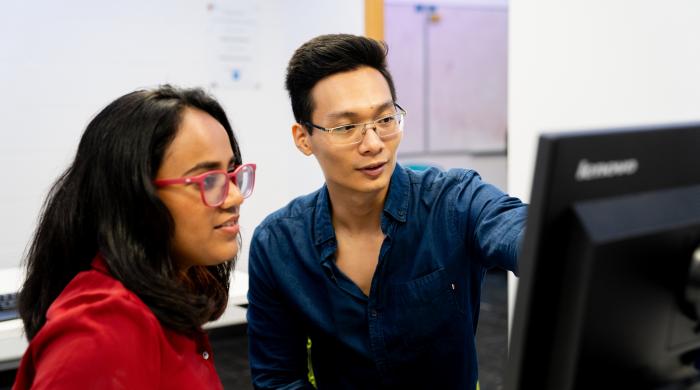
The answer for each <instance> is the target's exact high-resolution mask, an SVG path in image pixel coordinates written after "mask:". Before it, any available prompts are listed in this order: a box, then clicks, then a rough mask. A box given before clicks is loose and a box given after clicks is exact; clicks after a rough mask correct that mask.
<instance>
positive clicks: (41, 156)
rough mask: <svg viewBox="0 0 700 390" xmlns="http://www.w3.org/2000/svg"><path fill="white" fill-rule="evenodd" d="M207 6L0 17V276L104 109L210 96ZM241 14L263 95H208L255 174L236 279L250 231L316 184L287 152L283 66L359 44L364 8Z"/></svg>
mask: <svg viewBox="0 0 700 390" xmlns="http://www.w3.org/2000/svg"><path fill="white" fill-rule="evenodd" d="M208 3H210V2H208V1H204V0H199V1H191V0H179V1H171V0H167V1H166V0H159V1H148V2H142V1H137V0H125V1H119V2H114V1H106V0H100V1H90V0H70V1H63V2H54V1H50V0H41V1H32V2H25V1H20V0H17V1H4V2H3V3H2V4H1V5H0V92H1V93H0V166H2V167H3V175H2V179H3V186H4V190H3V191H2V192H1V193H0V268H6V267H14V266H17V265H18V264H19V261H20V259H21V257H22V254H23V252H24V250H25V246H26V244H27V242H28V241H29V240H30V237H31V234H32V232H33V229H34V228H35V226H36V218H37V216H38V212H39V209H40V206H41V203H42V201H43V199H44V197H45V195H46V191H47V190H48V188H49V186H50V184H51V183H52V182H53V181H54V180H55V178H56V177H57V175H58V174H59V173H60V172H62V171H63V170H64V169H65V168H66V167H67V165H68V164H69V162H70V161H71V159H72V158H73V154H74V153H75V150H76V147H77V144H78V140H79V138H80V135H81V134H82V131H83V130H84V128H85V126H86V125H87V123H88V122H89V120H90V119H91V118H92V117H93V116H94V115H95V114H96V113H97V112H98V111H99V110H100V109H101V108H103V107H104V106H105V105H106V104H107V103H109V102H110V101H112V100H114V99H115V98H117V97H118V96H120V95H122V94H124V93H126V92H130V91H132V90H134V89H138V88H142V87H150V86H155V85H158V84H162V83H165V82H170V83H174V84H177V85H181V86H204V87H207V86H208V85H209V82H210V79H211V77H210V73H211V70H210V66H209V63H208V58H209V59H210V57H211V56H210V54H211V53H209V52H207V50H208V46H207V45H208V44H209V43H210V42H208V41H207V39H208V37H209V35H207V34H208V31H209V30H207V29H208V28H209V26H208V25H207V23H208V19H207V12H206V7H207V4H208ZM239 3H240V1H239ZM244 3H247V4H250V5H254V6H255V7H257V8H258V10H257V15H258V18H257V20H258V29H257V31H258V34H257V36H256V39H257V45H256V47H257V48H258V50H257V51H256V54H255V55H256V56H257V58H256V65H257V66H256V70H257V72H258V76H259V83H258V85H257V86H255V87H251V88H242V89H224V88H218V89H211V90H210V91H211V92H212V93H213V94H214V95H215V96H217V97H218V98H219V100H220V101H221V102H222V104H223V105H224V107H225V108H226V109H227V112H228V114H229V117H230V119H231V121H232V123H233V126H234V129H235V131H236V133H237V136H238V137H239V140H240V142H241V149H242V153H243V157H244V160H245V161H247V162H255V163H257V164H258V177H257V180H256V189H255V193H254V195H253V196H252V197H251V198H249V199H248V200H246V204H245V205H244V207H243V210H242V216H241V228H242V229H241V230H242V234H243V237H244V248H243V251H242V255H243V256H242V258H241V259H240V261H239V265H238V268H239V269H243V270H246V269H247V248H248V242H249V239H250V236H251V235H252V232H253V228H254V227H255V226H256V225H257V224H258V223H259V222H260V221H261V220H262V218H264V216H265V215H267V214H268V213H269V212H271V211H273V210H275V209H277V208H279V207H281V206H283V205H284V204H286V202H288V201H289V200H290V199H291V198H292V197H294V196H297V195H300V194H303V193H307V192H310V191H312V190H313V189H315V188H317V187H318V186H319V185H321V184H322V182H323V176H322V174H321V171H320V169H319V168H318V167H317V164H316V163H315V161H314V160H313V158H306V157H303V156H302V155H301V154H300V153H299V152H298V151H297V150H296V149H295V148H293V144H292V140H291V135H290V131H291V130H290V126H291V123H292V122H293V117H292V112H291V108H290V104H289V99H288V97H287V95H286V92H285V90H284V72H285V68H286V63H287V61H288V60H289V57H290V56H291V54H292V52H293V51H294V50H295V49H296V47H298V46H299V45H300V44H301V43H303V42H304V41H306V40H308V39H309V38H311V37H313V36H315V35H318V34H322V33H331V32H348V33H354V34H362V33H363V31H364V2H362V1H359V0H340V1H339V0H335V1H332V2H328V1H324V0H297V1H294V2H292V1H286V0H269V1H247V2H244ZM208 56H209V57H208Z"/></svg>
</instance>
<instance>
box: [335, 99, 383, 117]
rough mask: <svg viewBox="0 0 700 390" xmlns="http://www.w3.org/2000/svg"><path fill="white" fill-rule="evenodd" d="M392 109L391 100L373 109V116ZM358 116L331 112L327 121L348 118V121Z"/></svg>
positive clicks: (344, 112)
mask: <svg viewBox="0 0 700 390" xmlns="http://www.w3.org/2000/svg"><path fill="white" fill-rule="evenodd" d="M392 107H394V101H393V100H388V101H386V102H384V103H382V104H380V105H379V106H377V108H375V109H374V112H375V114H379V113H380V112H382V111H385V110H387V109H389V108H392ZM358 116H359V115H358V113H357V112H355V111H339V112H332V113H330V114H328V119H330V120H337V119H344V118H348V119H350V120H353V119H354V118H357V117H358Z"/></svg>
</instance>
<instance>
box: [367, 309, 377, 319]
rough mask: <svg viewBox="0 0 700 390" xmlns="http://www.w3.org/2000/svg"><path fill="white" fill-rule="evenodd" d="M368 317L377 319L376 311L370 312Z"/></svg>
mask: <svg viewBox="0 0 700 390" xmlns="http://www.w3.org/2000/svg"><path fill="white" fill-rule="evenodd" d="M369 315H370V316H372V318H377V311H376V310H372V311H371V312H370V314H369Z"/></svg>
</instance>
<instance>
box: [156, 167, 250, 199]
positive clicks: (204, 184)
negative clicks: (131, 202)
mask: <svg viewBox="0 0 700 390" xmlns="http://www.w3.org/2000/svg"><path fill="white" fill-rule="evenodd" d="M231 182H233V184H234V185H235V186H236V187H238V190H239V191H240V192H241V196H243V198H247V197H249V196H250V194H252V193H253V186H254V185H255V164H243V165H240V166H238V167H237V168H236V169H235V170H234V171H233V172H227V171H224V170H215V171H208V172H204V173H202V174H201V175H197V176H189V177H180V178H177V179H157V180H154V181H153V183H154V184H155V185H157V186H159V187H165V186H169V185H173V184H193V183H196V184H198V185H199V193H200V194H201V195H202V202H204V204H205V205H207V206H209V207H219V206H221V205H222V204H223V203H224V200H226V197H227V196H228V191H229V187H230V185H229V183H231Z"/></svg>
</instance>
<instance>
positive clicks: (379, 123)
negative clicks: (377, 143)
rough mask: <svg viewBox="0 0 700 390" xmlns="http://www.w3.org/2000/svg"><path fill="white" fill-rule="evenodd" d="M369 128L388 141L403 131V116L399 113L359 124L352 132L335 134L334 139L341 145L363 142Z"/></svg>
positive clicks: (333, 134)
mask: <svg viewBox="0 0 700 390" xmlns="http://www.w3.org/2000/svg"><path fill="white" fill-rule="evenodd" d="M367 127H369V128H370V129H372V130H374V131H375V132H376V133H377V135H378V136H379V137H380V138H382V139H386V138H388V137H391V136H392V135H395V134H397V133H399V132H401V131H402V130H403V114H402V113H397V114H394V115H391V116H387V117H384V118H381V119H378V120H376V121H374V122H370V123H366V124H358V125H355V126H354V128H353V129H352V130H350V131H346V132H334V133H332V137H333V139H334V142H335V143H340V144H345V143H357V142H361V141H362V138H363V137H364V135H365V131H364V129H366V128H367Z"/></svg>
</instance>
